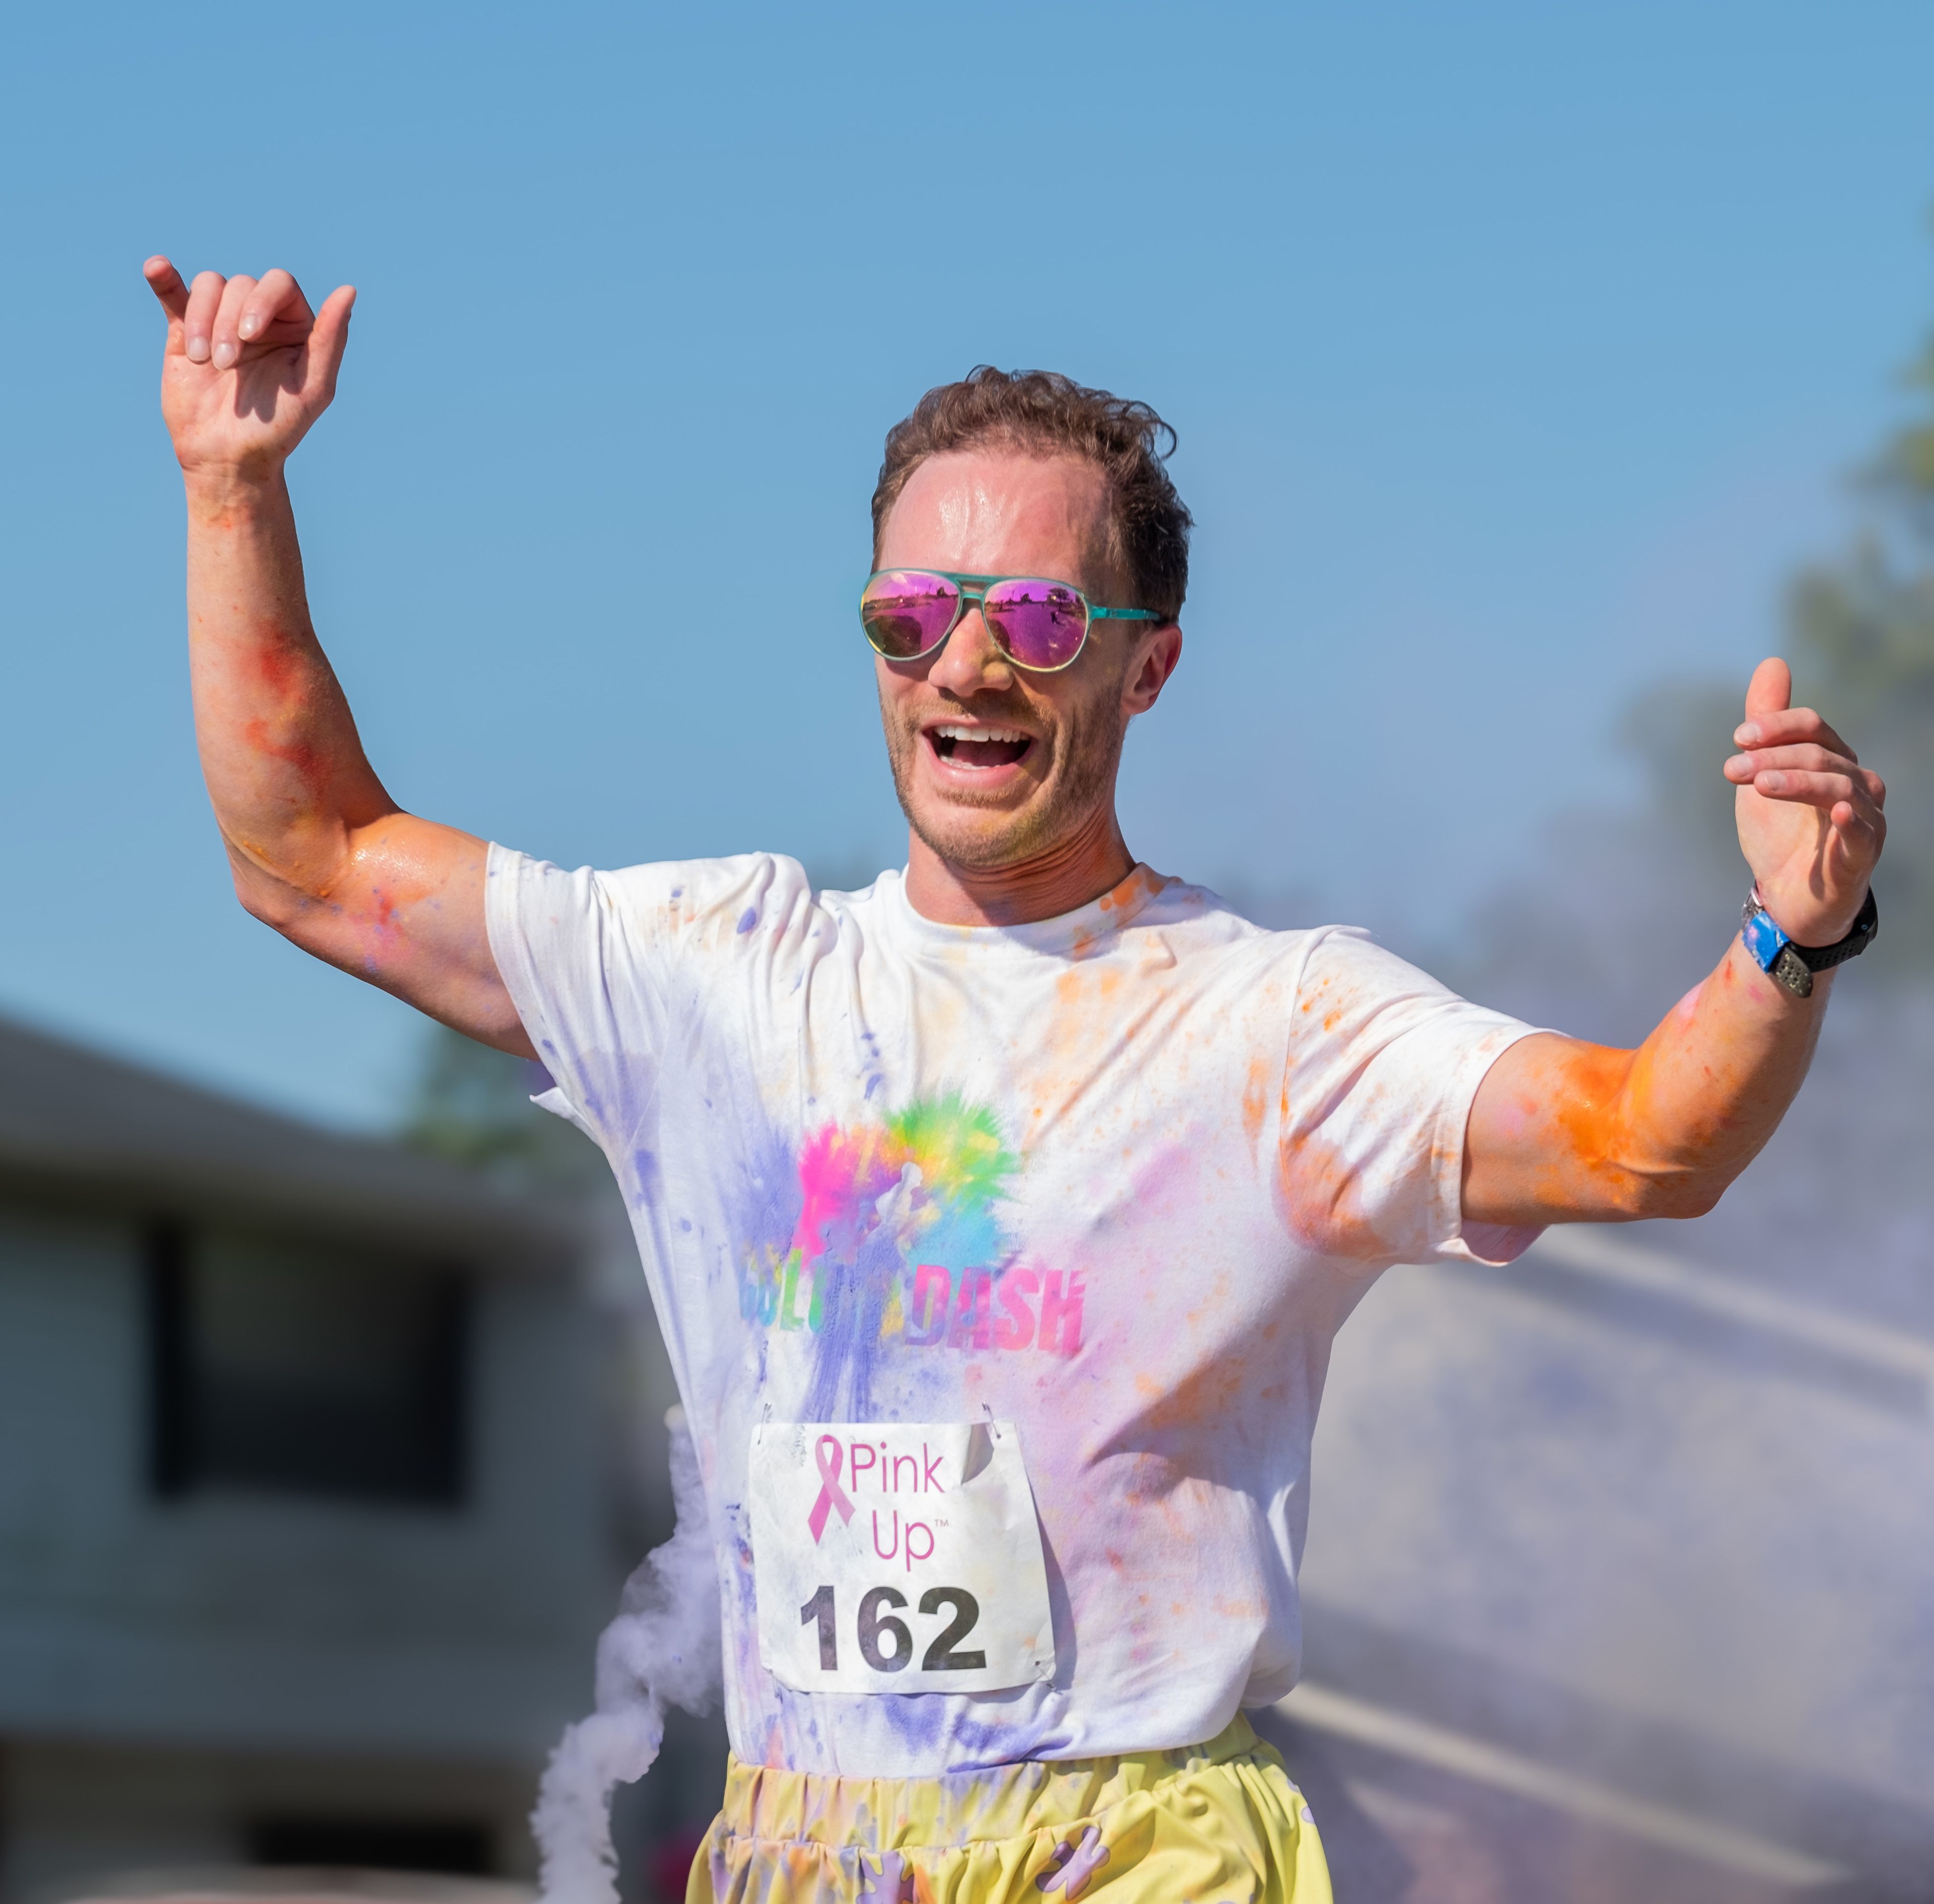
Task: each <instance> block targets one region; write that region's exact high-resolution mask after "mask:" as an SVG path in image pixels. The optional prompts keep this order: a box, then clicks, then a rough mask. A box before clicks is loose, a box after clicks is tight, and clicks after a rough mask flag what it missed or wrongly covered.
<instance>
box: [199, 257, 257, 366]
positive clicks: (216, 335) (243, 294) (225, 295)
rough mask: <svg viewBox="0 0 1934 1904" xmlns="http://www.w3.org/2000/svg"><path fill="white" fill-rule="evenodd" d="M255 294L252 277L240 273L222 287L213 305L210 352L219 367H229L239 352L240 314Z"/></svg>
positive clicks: (240, 347) (238, 355)
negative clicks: (219, 296) (213, 321)
mask: <svg viewBox="0 0 1934 1904" xmlns="http://www.w3.org/2000/svg"><path fill="white" fill-rule="evenodd" d="M254 295H255V279H253V278H251V277H249V276H246V274H245V273H240V272H238V273H236V275H235V276H233V277H232V278H230V279H229V281H228V282H227V284H225V285H223V286H222V288H221V303H220V304H219V305H218V306H216V307H215V328H214V330H212V332H211V333H209V344H210V350H209V355H210V357H212V359H213V360H214V363H215V369H218V370H227V369H231V368H232V367H233V365H234V363H235V362H236V359H238V358H239V357H240V356H241V354H242V338H241V334H240V325H241V323H242V313H243V310H244V309H246V306H247V305H248V302H249V299H250V298H251V297H253V296H254Z"/></svg>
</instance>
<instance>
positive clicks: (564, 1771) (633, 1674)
mask: <svg viewBox="0 0 1934 1904" xmlns="http://www.w3.org/2000/svg"><path fill="white" fill-rule="evenodd" d="M665 1425H666V1426H667V1427H668V1428H669V1429H670V1430H671V1487H672V1498H673V1502H675V1504H676V1507H677V1510H678V1520H677V1524H676V1527H675V1528H674V1529H673V1532H672V1537H671V1538H670V1540H668V1541H666V1542H665V1544H664V1546H662V1547H654V1548H653V1549H652V1551H651V1552H650V1553H648V1554H647V1555H646V1556H645V1558H644V1559H643V1562H641V1563H640V1565H639V1567H638V1568H637V1571H636V1572H634V1574H632V1575H631V1578H630V1579H629V1580H627V1581H626V1582H625V1594H624V1599H623V1602H622V1604H623V1608H624V1610H623V1611H622V1613H619V1616H618V1617H617V1618H616V1619H614V1620H613V1622H611V1624H610V1625H609V1626H607V1627H606V1628H605V1629H604V1632H603V1634H601V1636H600V1637H599V1639H598V1682H597V1684H598V1693H597V1698H598V1709H597V1710H596V1711H595V1712H594V1713H592V1715H591V1716H590V1717H589V1718H588V1719H580V1720H579V1721H578V1722H577V1724H576V1725H572V1726H569V1727H567V1728H565V1734H564V1737H562V1739H560V1740H559V1741H558V1743H557V1747H556V1750H555V1751H553V1752H552V1754H551V1755H550V1764H548V1765H547V1766H546V1767H545V1768H544V1778H543V1780H542V1782H541V1783H540V1784H539V1785H538V1802H537V1806H536V1809H535V1810H534V1811H533V1812H532V1813H531V1829H532V1831H533V1832H534V1833H535V1835H536V1837H537V1841H538V1851H539V1853H540V1854H541V1867H540V1869H541V1875H540V1878H539V1887H540V1890H541V1899H542V1904H618V1887H617V1871H618V1859H617V1854H616V1851H614V1850H613V1848H612V1844H611V1794H612V1792H613V1791H614V1790H615V1789H616V1787H618V1786H619V1785H628V1784H631V1783H632V1782H634V1781H635V1780H637V1779H641V1778H643V1776H644V1775H645V1774H646V1772H648V1771H649V1770H650V1769H651V1766H652V1761H654V1760H655V1758H657V1757H658V1746H659V1744H660V1743H661V1741H662V1740H663V1739H664V1714H665V1707H666V1705H667V1704H672V1705H675V1706H678V1707H682V1708H683V1710H685V1711H686V1712H688V1713H703V1712H704V1711H706V1710H707V1709H708V1708H709V1707H710V1705H711V1703H712V1695H713V1694H714V1693H715V1691H716V1690H717V1689H718V1680H719V1663H720V1642H719V1629H718V1571H717V1566H716V1564H715V1561H714V1559H713V1556H712V1535H711V1530H710V1528H709V1525H708V1523H707V1520H706V1511H705V1490H704V1485H703V1482H702V1481H700V1478H699V1472H698V1451H697V1449H696V1448H694V1446H693V1445H692V1440H691V1430H690V1429H689V1428H688V1426H687V1425H686V1423H685V1411H684V1410H683V1409H682V1408H672V1409H670V1410H668V1411H667V1413H666V1415H665Z"/></svg>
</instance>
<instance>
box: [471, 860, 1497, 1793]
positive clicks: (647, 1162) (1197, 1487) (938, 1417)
mask: <svg viewBox="0 0 1934 1904" xmlns="http://www.w3.org/2000/svg"><path fill="white" fill-rule="evenodd" d="M488 905H489V911H488V917H489V926H490V943H491V947H492V950H493V952H494V953H495V954H496V961H497V965H498V968H499V970H500V971H501V972H502V975H503V978H504V981H505V984H506V985H507V986H508V987H509V989H510V992H511V997H512V998H513V999H514V1001H515V1002H516V1004H517V1010H518V1011H519V1013H520V1015H521V1016H522V1017H523V1022H524V1025H525V1026H526V1029H528V1031H529V1034H530V1035H531V1038H532V1041H534V1043H535V1045H536V1047H537V1049H538V1053H539V1054H540V1056H541V1058H542V1059H543V1061H544V1065H545V1066H546V1067H547V1068H548V1070H549V1071H550V1074H551V1076H552V1077H553V1080H555V1083H556V1089H555V1090H554V1091H553V1092H549V1093H547V1094H546V1096H545V1097H544V1098H540V1099H539V1100H538V1101H539V1102H541V1103H544V1104H547V1106H548V1107H550V1108H551V1109H553V1110H558V1111H559V1112H560V1113H562V1114H564V1115H566V1116H571V1117H572V1118H573V1119H574V1120H575V1121H576V1122H578V1123H580V1125H582V1126H583V1128H585V1129H586V1131H589V1133H590V1134H591V1135H592V1137H594V1138H595V1139H596V1140H597V1141H598V1143H599V1144H600V1145H601V1146H602V1147H603V1149H604V1152H605V1154H606V1155H607V1156H608V1157H609V1158H610V1161H611V1165H612V1167H613V1170H615V1171H616V1173H617V1176H618V1180H619V1183H620V1185H622V1188H623V1190H624V1193H625V1198H626V1200H627V1201H628V1204H629V1206H630V1209H631V1219H632V1222H633V1225H634V1228H635V1230H636V1232H637V1241H638V1248H639V1252H640V1255H641V1256H642V1258H643V1262H644V1269H645V1274H646V1279H647V1280H648V1282H649V1285H650V1288H651V1294H652V1299H653V1300H654V1302H655V1304H656V1306H657V1309H658V1317H659V1319H660V1321H661V1324H662V1325H663V1328H664V1338H665V1341H666V1344H667V1347H668V1348H669V1349H670V1355H671V1361H672V1366H673V1369H674V1371H675V1372H676V1375H677V1378H678V1383H679V1390H680V1393H681V1394H682V1397H683V1399H684V1402H685V1409H686V1412H687V1414H688V1417H689V1419H690V1421H691V1426H692V1430H693V1433H694V1436H695V1439H696V1440H697V1446H698V1450H699V1455H700V1463H701V1465H702V1467H703V1472H704V1475H705V1478H706V1489H707V1494H708V1500H709V1508H710V1511H711V1514H712V1521H713V1533H714V1537H715V1541H716V1545H717V1550H718V1556H719V1569H720V1590H721V1597H722V1601H723V1607H724V1632H725V1661H724V1674H725V1698H726V1717H727V1722H728V1728H729V1729H730V1732H731V1740H732V1746H733V1749H734V1752H736V1753H737V1755H738V1756H739V1757H740V1758H741V1759H742V1760H743V1761H747V1762H750V1763H764V1764H771V1765H783V1766H787V1767H792V1768H794V1769H797V1770H806V1771H812V1772H821V1773H849V1774H857V1775H860V1776H881V1777H885V1776H923V1775H929V1774H932V1773H939V1772H942V1771H951V1770H965V1769H969V1768H972V1767H979V1766H984V1765H989V1764H1000V1763H1003V1762H1006V1761H1013V1760H1016V1759H1020V1758H1083V1757H1088V1756H1091V1755H1103V1754H1107V1753H1112V1752H1130V1751H1150V1750H1158V1749H1166V1748H1170V1747H1175V1746H1185V1745H1189V1744H1192V1743H1196V1742H1197V1741H1199V1740H1204V1739H1207V1738H1210V1737H1213V1736H1214V1735H1215V1734H1216V1733H1217V1732H1219V1731H1221V1730H1222V1728H1223V1727H1224V1726H1225V1725H1227V1724H1228V1722H1229V1721H1230V1720H1231V1719H1232V1718H1233V1717H1234V1714H1235V1713H1236V1710H1237V1707H1239V1706H1242V1705H1259V1704H1265V1703H1267V1702H1270V1701H1274V1700H1276V1699H1278V1698H1281V1697H1282V1695H1283V1694H1285V1692H1288V1690H1289V1689H1290V1687H1291V1685H1292V1684H1293V1683H1294V1681H1295V1679H1296V1676H1297V1666H1298V1661H1299V1655H1300V1643H1301V1634H1300V1619H1299V1616H1298V1610H1297V1592H1296V1574H1297V1566H1298V1564H1299V1562H1300V1557H1301V1550H1302V1544H1303V1533H1304V1529H1305V1526H1306V1522H1307V1518H1308V1511H1309V1446H1310V1436H1311V1432H1312V1429H1313V1428H1314V1426H1315V1418H1316V1408H1317V1403H1318V1399H1319V1398H1320V1396H1321V1392H1322V1387H1323V1380H1324V1372H1325V1371H1326V1369H1327V1366H1328V1363H1329V1357H1330V1342H1331V1339H1332V1338H1333V1336H1334V1335H1335V1333H1336V1330H1337V1328H1338V1327H1339V1325H1340V1324H1342V1321H1343V1320H1344V1318H1345V1317H1346V1316H1347V1315H1348V1314H1349V1312H1350V1311H1351V1309H1352V1308H1353V1307H1354V1305H1355V1304H1356V1303H1357V1301H1358V1300H1360V1297H1362V1296H1363V1292H1364V1291H1365V1290H1366V1289H1367V1288H1368V1287H1369V1284H1370V1282H1372V1279H1374V1278H1375V1276H1376V1275H1377V1274H1378V1272H1379V1271H1380V1270H1383V1269H1384V1268H1385V1267H1387V1266H1388V1265H1390V1264H1393V1263H1399V1262H1411V1261H1423V1260H1428V1259H1429V1258H1477V1259H1478V1260H1481V1261H1508V1260H1509V1259H1510V1258H1511V1257H1512V1256H1514V1255H1517V1253H1518V1252H1520V1251H1521V1250H1522V1249H1523V1248H1524V1247H1525V1246H1526V1245H1527V1244H1528V1243H1529V1242H1530V1241H1531V1240H1532V1237H1533V1235H1534V1234H1535V1232H1532V1231H1495V1230H1485V1231H1481V1229H1480V1227H1479V1226H1477V1225H1466V1224H1464V1223H1463V1222H1462V1219H1461V1213H1460V1181H1461V1173H1462V1170H1463V1154H1464V1130H1465V1124H1466V1119H1467V1117H1468V1115H1469V1110H1470V1107H1471V1101H1472V1097H1473V1095H1475V1092H1476V1090H1477V1088H1478V1083H1479V1081H1480V1080H1481V1078H1482V1077H1484V1073H1485V1072H1486V1071H1487V1070H1488V1069H1489V1068H1490V1065H1492V1063H1493V1062H1494V1061H1495V1060H1496V1058H1497V1056H1498V1055H1499V1053H1501V1052H1502V1051H1503V1050H1505V1048H1506V1047H1508V1045H1510V1044H1512V1043H1513V1042H1514V1041H1515V1040H1516V1039H1517V1038H1520V1037H1522V1036H1523V1035H1525V1033H1526V1031H1527V1030H1528V1029H1529V1027H1527V1026H1523V1025H1521V1024H1520V1023H1517V1021H1516V1020H1513V1019H1510V1018H1507V1017H1503V1016H1502V1015H1501V1014H1499V1013H1496V1012H1494V1011H1485V1010H1483V1009H1481V1008H1479V1007H1478V1006H1475V1005H1470V1004H1468V1003H1466V1002H1465V1001H1464V1000H1463V999H1459V998H1457V996H1454V994H1452V993H1450V992H1448V991H1447V990H1444V987H1441V986H1440V985H1438V984H1437V983H1436V982H1435V981H1434V980H1432V979H1431V978H1428V977H1426V975H1424V974H1423V973H1422V972H1418V971H1417V970H1416V969H1414V967H1412V966H1408V965H1406V964H1405V963H1404V962H1403V961H1402V960H1399V959H1398V958H1396V957H1393V955H1392V954H1390V953H1388V952H1386V951H1384V950H1381V949H1380V948H1379V947H1377V946H1376V945H1375V944H1372V942H1371V941H1370V940H1369V938H1367V937H1366V936H1365V935H1363V933H1361V932H1357V931H1355V930H1354V929H1348V928H1344V927H1336V926H1326V927H1324V928H1321V929H1317V930H1313V931H1306V932H1265V931H1264V930H1262V929H1260V928H1258V926H1254V925H1252V924H1250V923H1249V922H1248V921H1247V920H1244V919H1243V918H1241V917H1239V916H1238V915H1237V914H1236V913H1234V912H1233V911H1231V910H1230V908H1228V906H1227V905H1225V904H1224V903H1223V902H1222V901H1221V900H1220V899H1218V898H1216V896H1215V895H1214V894H1213V893H1209V892H1207V891H1205V890H1203V889H1202V888H1200V887H1191V886H1186V885H1184V884H1181V883H1180V882H1179V881H1173V880H1168V879H1164V878H1162V877H1161V875H1159V874H1157V873H1154V872H1150V871H1149V869H1147V868H1146V867H1145V866H1141V867H1137V869H1136V870H1135V871H1134V873H1133V874H1131V875H1130V877H1129V878H1128V879H1127V880H1125V881H1124V882H1123V883H1122V885H1121V886H1120V887H1118V888H1116V890H1114V891H1113V892H1112V893H1108V894H1107V895H1106V896H1104V897H1103V898H1101V899H1098V900H1096V901H1095V902H1094V903H1093V904H1092V905H1087V906H1084V907H1083V908H1081V909H1080V911H1077V912H1073V913H1070V914H1067V915H1065V917H1061V918H1058V919H1052V920H1045V921H1044V922H1042V923H1038V924H1034V925H1029V926H1011V927H1002V928H993V927H964V926H944V925H939V924H936V923H934V922H932V920H927V919H924V918H923V917H920V914H917V912H915V911H914V909H913V908H912V906H911V905H910V904H909V903H908V899H907V897H906V893H905V888H904V886H903V884H902V880H901V878H900V877H899V875H897V874H895V873H891V872H888V873H884V874H882V875H881V877H880V878H879V879H878V880H877V881H875V884H873V885H872V887H869V888H868V889H867V890H866V891H864V892H860V893H815V892H814V891H813V890H812V888H811V887H810V885H809V884H808V881H807V880H806V875H805V874H804V872H803V870H802V869H801V868H800V866H798V865H797V863H794V861H792V860H786V859H782V858H776V857H770V856H768V855H766V854H748V855H746V856H744V857H738V858H734V859H726V860H694V861H688V862H682V863H666V864H662V865H654V866H634V867H631V868H630V869H628V870H626V871H624V872H592V871H589V870H588V869H586V870H581V871H579V872H562V871H561V870H559V869H558V868H557V867H555V866H550V865H548V864H546V863H542V862H541V861H538V860H530V859H527V858H526V857H523V856H522V855H520V854H515V853H512V852H509V851H505V849H504V848H501V847H495V846H493V848H491V850H490V876H489V902H488ZM942 1282H944V1284H945V1287H944V1288H942V1287H941V1283H942ZM943 1324H944V1326H943ZM984 1418H985V1419H987V1420H999V1421H1002V1422H1011V1423H1014V1424H1015V1425H1016V1426H1017V1429H1018V1430H1019V1434H1020V1442H1021V1444H1022V1446H1023V1450H1024V1453H1025V1460H1026V1472H1027V1477H1028V1480H1029V1483H1030V1484H1032V1490H1033V1494H1034V1499H1035V1507H1036V1509H1037V1511H1038V1517H1039V1522H1040V1529H1041V1542H1042V1548H1043V1553H1044V1558H1045V1562H1046V1568H1047V1583H1048V1594H1049V1599H1050V1607H1051V1612H1052V1617H1053V1641H1054V1671H1053V1677H1052V1679H1051V1680H1045V1681H1038V1682H1036V1683H1032V1684H1029V1685H1027V1686H1021V1687H1017V1688H1012V1689H1008V1690H1006V1691H1003V1692H993V1693H983V1694H980V1695H973V1694H961V1693H948V1692H926V1693H920V1694H917V1695H894V1694H858V1693H855V1694H846V1695H834V1694H828V1693H821V1692H797V1691H794V1690H791V1689H789V1688H788V1687H787V1686H784V1685H782V1684H781V1683H779V1681H778V1680H776V1679H775V1678H773V1677H772V1676H771V1675H770V1674H769V1673H768V1672H767V1671H766V1670H765V1668H764V1667H763V1666H762V1665H761V1659H760V1652H759V1640H758V1617H757V1601H756V1592H755V1574H754V1566H753V1561H752V1544H751V1520H750V1515H749V1510H748V1504H747V1499H746V1493H747V1486H746V1484H747V1451H748V1447H749V1443H750V1442H751V1440H752V1436H753V1433H754V1431H755V1429H758V1428H759V1427H760V1426H761V1423H781V1424H784V1423H848V1422H869V1421H870V1422H879V1423H893V1422H907V1423H929V1422H934V1423H938V1422H948V1421H957V1422H979V1421H981V1420H983V1419H984Z"/></svg>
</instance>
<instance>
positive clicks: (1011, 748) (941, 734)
mask: <svg viewBox="0 0 1934 1904" xmlns="http://www.w3.org/2000/svg"><path fill="white" fill-rule="evenodd" d="M926 741H927V745H928V746H929V747H931V748H932V749H933V751H934V752H935V753H936V754H938V755H939V756H940V758H941V759H942V760H943V761H947V763H948V764H950V765H951V766H953V767H1012V766H1013V765H1014V764H1015V762H1016V761H1020V760H1021V759H1023V758H1024V757H1025V756H1026V753H1027V751H1028V749H1029V748H1030V747H1032V746H1033V745H1034V738H1033V737H1032V735H1030V734H1022V733H1020V732H1018V731H1017V730H1016V729H1014V728H980V727H965V726H962V725H959V724H958V723H957V722H948V723H947V724H946V725H944V726H941V727H932V728H927V729H926Z"/></svg>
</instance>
